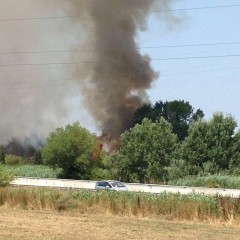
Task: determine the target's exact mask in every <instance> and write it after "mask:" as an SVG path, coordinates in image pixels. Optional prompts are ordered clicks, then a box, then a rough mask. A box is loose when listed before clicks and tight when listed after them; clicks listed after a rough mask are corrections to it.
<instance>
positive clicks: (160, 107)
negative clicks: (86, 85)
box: [133, 100, 204, 141]
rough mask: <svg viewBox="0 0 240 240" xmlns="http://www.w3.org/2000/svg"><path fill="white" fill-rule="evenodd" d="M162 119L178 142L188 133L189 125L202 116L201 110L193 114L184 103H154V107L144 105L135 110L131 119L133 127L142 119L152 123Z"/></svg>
mask: <svg viewBox="0 0 240 240" xmlns="http://www.w3.org/2000/svg"><path fill="white" fill-rule="evenodd" d="M161 117H163V118H164V119H165V120H167V121H168V122H169V123H171V124H172V126H173V132H174V133H175V134H177V136H178V138H179V140H181V141H182V140H183V139H184V138H185V137H186V136H187V133H188V129H189V125H190V124H191V123H192V122H193V121H196V120H198V119H199V118H203V117H204V114H203V111H202V110H201V109H197V111H196V112H194V108H193V107H192V106H191V105H190V104H189V102H185V101H180V100H179V101H178V100H174V101H170V102H168V101H166V102H162V101H159V102H156V103H155V105H153V106H152V105H149V104H148V105H144V106H142V107H141V108H139V109H137V110H136V112H135V115H134V119H133V125H135V124H137V123H141V122H142V121H143V119H144V118H148V119H151V120H152V121H153V122H155V121H157V120H159V119H160V118H161Z"/></svg>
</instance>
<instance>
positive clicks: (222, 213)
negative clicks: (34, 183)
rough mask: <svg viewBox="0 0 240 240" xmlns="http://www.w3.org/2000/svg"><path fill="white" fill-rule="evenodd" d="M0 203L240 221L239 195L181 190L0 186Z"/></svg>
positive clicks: (48, 208) (177, 217)
mask: <svg viewBox="0 0 240 240" xmlns="http://www.w3.org/2000/svg"><path fill="white" fill-rule="evenodd" d="M0 206H4V207H8V208H15V209H17V208H18V209H25V210H58V211H59V212H62V211H76V212H79V213H82V214H91V213H94V214H102V215H104V214H105V215H106V214H112V215H118V216H129V217H131V216H135V217H141V218H146V217H149V218H154V217H159V218H162V217H163V216H164V217H165V218H166V219H168V220H189V221H196V220H198V221H202V222H209V221H215V220H217V221H221V222H225V223H226V222H229V221H231V222H239V221H240V199H231V198H223V197H218V196H214V197H213V196H211V197H210V196H201V195H188V196H182V195H180V194H160V195H153V194H138V193H131V192H123V193H120V192H113V191H100V192H91V191H76V190H67V191H59V190H56V189H55V190H54V189H25V188H11V187H10V188H0Z"/></svg>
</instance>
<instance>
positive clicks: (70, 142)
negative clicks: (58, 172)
mask: <svg viewBox="0 0 240 240" xmlns="http://www.w3.org/2000/svg"><path fill="white" fill-rule="evenodd" d="M99 144H100V143H99V141H98V140H97V138H96V136H95V135H93V134H91V133H90V132H89V131H88V130H87V129H85V128H83V127H81V126H80V125H79V123H78V122H77V123H74V124H72V125H70V124H69V125H67V126H66V127H65V128H58V129H57V130H56V131H55V132H52V133H51V134H50V135H49V137H48V140H47V145H46V146H45V147H44V148H43V149H42V159H43V162H44V163H45V164H47V165H50V166H53V167H59V168H62V169H63V177H64V178H76V179H91V178H94V176H93V172H94V171H96V168H100V167H101V166H102V160H103V158H104V153H103V152H102V151H101V149H100V147H99Z"/></svg>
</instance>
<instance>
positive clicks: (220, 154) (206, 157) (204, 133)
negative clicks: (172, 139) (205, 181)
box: [180, 113, 237, 174]
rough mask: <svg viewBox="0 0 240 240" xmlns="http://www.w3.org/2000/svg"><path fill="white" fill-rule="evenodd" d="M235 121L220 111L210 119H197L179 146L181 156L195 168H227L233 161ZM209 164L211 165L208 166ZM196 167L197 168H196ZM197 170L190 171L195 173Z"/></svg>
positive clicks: (215, 169) (212, 169)
mask: <svg viewBox="0 0 240 240" xmlns="http://www.w3.org/2000/svg"><path fill="white" fill-rule="evenodd" d="M236 126H237V123H236V121H235V120H234V119H233V118H232V117H231V116H226V117H224V115H223V114H222V113H218V114H214V116H213V118H212V119H211V120H210V121H208V122H207V121H203V120H198V121H197V122H195V123H193V124H192V125H191V127H190V129H189V135H188V137H187V138H186V139H185V141H184V142H183V144H182V148H181V154H180V155H181V158H182V159H184V160H185V161H186V162H187V164H188V165H190V166H192V167H193V166H195V169H197V171H199V169H204V167H206V168H208V169H209V171H212V173H214V172H216V171H219V170H224V169H228V168H229V164H230V162H233V158H234V155H235V154H236V149H235V150H234V142H235V137H236V136H235V134H234V131H235V128H236ZM209 166H211V167H209ZM196 167H197V168H196ZM196 173H197V172H194V171H193V172H192V174H196Z"/></svg>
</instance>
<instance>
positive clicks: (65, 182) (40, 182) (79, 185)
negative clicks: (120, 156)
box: [11, 177, 240, 198]
mask: <svg viewBox="0 0 240 240" xmlns="http://www.w3.org/2000/svg"><path fill="white" fill-rule="evenodd" d="M95 183H96V181H84V180H70V179H53V178H23V177H17V178H15V179H14V180H13V181H12V182H11V184H12V185H17V186H36V187H56V188H74V189H92V190H93V189H94V188H95ZM125 185H126V186H127V187H128V189H129V191H133V192H145V193H154V194H159V193H163V192H167V193H180V194H185V195H186V194H202V195H221V196H229V197H233V198H239V197H240V189H222V188H204V187H187V186H170V185H158V184H140V183H125Z"/></svg>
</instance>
